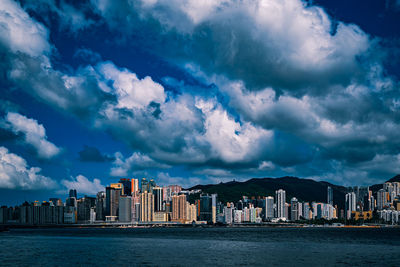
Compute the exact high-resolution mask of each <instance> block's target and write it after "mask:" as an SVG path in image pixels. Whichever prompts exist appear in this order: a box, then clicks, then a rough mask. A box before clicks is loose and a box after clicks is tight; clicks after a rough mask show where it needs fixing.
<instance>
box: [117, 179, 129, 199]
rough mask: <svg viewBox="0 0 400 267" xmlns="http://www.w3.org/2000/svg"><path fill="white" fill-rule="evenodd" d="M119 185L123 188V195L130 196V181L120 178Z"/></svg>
mask: <svg viewBox="0 0 400 267" xmlns="http://www.w3.org/2000/svg"><path fill="white" fill-rule="evenodd" d="M119 183H120V184H122V185H123V187H124V195H127V196H130V195H131V193H132V182H131V179H126V178H121V179H119Z"/></svg>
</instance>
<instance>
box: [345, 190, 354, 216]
mask: <svg viewBox="0 0 400 267" xmlns="http://www.w3.org/2000/svg"><path fill="white" fill-rule="evenodd" d="M353 211H356V194H355V193H354V192H351V193H347V194H346V218H347V219H351V213H352V212H353Z"/></svg>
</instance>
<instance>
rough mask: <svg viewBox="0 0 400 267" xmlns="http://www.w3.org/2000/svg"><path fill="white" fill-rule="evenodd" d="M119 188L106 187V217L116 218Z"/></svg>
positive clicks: (119, 194)
mask: <svg viewBox="0 0 400 267" xmlns="http://www.w3.org/2000/svg"><path fill="white" fill-rule="evenodd" d="M120 185H121V187H117V188H116V187H111V186H108V187H106V211H105V215H106V216H118V204H119V197H120V196H121V194H122V191H121V190H122V184H120Z"/></svg>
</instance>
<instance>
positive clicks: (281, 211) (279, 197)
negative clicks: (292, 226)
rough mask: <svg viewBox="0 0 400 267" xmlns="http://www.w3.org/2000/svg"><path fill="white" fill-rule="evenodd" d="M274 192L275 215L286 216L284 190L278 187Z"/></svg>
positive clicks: (278, 216)
mask: <svg viewBox="0 0 400 267" xmlns="http://www.w3.org/2000/svg"><path fill="white" fill-rule="evenodd" d="M275 194H276V217H277V218H286V216H285V203H286V191H285V190H283V189H279V190H277V191H276V192H275Z"/></svg>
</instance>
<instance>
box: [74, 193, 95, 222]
mask: <svg viewBox="0 0 400 267" xmlns="http://www.w3.org/2000/svg"><path fill="white" fill-rule="evenodd" d="M77 204H78V208H77V214H78V221H81V222H88V221H90V209H91V208H94V207H95V205H96V198H94V197H88V196H85V197H83V198H80V199H78V201H77Z"/></svg>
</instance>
